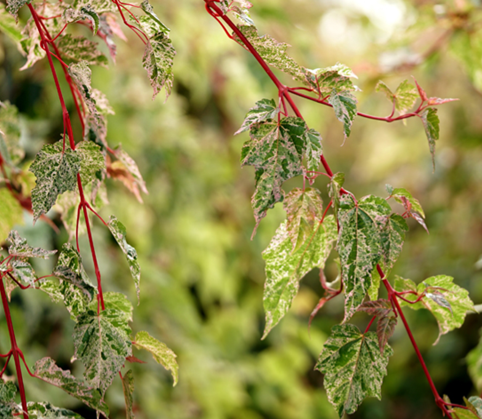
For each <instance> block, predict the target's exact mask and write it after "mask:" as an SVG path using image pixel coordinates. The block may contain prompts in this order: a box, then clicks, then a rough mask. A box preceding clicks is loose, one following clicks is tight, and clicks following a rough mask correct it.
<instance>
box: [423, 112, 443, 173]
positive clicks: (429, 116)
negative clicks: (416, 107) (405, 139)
mask: <svg viewBox="0 0 482 419" xmlns="http://www.w3.org/2000/svg"><path fill="white" fill-rule="evenodd" d="M420 118H421V119H422V123H423V127H424V128H425V134H426V135H427V140H428V147H429V149H430V154H431V155H432V165H433V168H434V170H435V141H437V140H438V139H439V134H440V120H439V118H438V115H437V109H435V108H427V109H425V110H424V111H423V112H422V113H421V115H420Z"/></svg>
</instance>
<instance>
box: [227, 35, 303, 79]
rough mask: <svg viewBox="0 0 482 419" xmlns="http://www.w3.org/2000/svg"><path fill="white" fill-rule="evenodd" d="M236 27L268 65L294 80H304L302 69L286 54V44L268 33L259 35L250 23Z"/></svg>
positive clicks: (236, 37) (236, 38)
mask: <svg viewBox="0 0 482 419" xmlns="http://www.w3.org/2000/svg"><path fill="white" fill-rule="evenodd" d="M238 29H239V30H240V31H241V33H242V34H243V35H244V36H245V37H246V38H247V39H248V41H249V42H250V43H251V45H253V47H254V48H255V49H256V51H257V52H258V54H259V55H261V57H262V58H263V60H264V61H266V62H267V63H268V64H269V65H270V66H273V67H274V68H276V69H277V70H280V71H283V72H284V73H287V74H289V75H291V76H292V77H293V79H295V80H299V81H302V82H306V79H305V74H304V71H303V70H304V69H303V68H302V67H301V66H300V65H299V64H297V63H296V61H295V60H293V59H292V58H290V57H288V54H286V50H287V49H288V46H289V45H288V44H285V43H284V42H278V41H276V40H275V39H273V38H272V37H271V36H269V35H264V36H259V35H258V30H257V29H256V28H255V27H254V26H252V25H248V26H247V25H238ZM233 36H234V37H235V40H236V42H238V43H240V44H241V45H244V44H243V43H242V41H241V40H240V39H239V38H238V36H237V35H236V34H233Z"/></svg>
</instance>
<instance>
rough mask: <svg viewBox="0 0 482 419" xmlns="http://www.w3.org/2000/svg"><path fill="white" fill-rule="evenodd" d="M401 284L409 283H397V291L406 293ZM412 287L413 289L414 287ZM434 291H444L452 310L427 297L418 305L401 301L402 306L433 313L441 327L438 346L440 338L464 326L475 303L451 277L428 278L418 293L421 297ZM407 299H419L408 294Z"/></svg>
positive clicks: (419, 285)
mask: <svg viewBox="0 0 482 419" xmlns="http://www.w3.org/2000/svg"><path fill="white" fill-rule="evenodd" d="M401 284H407V282H405V283H401V282H400V281H395V289H396V290H397V291H405V290H404V289H399V286H400V285H401ZM412 284H413V283H412ZM410 286H411V287H412V288H413V285H410ZM432 289H439V290H441V291H443V292H442V293H443V296H444V297H445V299H446V301H447V302H448V303H449V304H450V306H451V308H452V310H450V309H448V308H447V307H443V306H441V305H440V304H439V303H437V302H435V301H433V299H430V298H427V297H425V298H424V299H423V300H421V301H420V302H418V303H416V304H408V303H406V302H404V301H400V305H402V306H409V307H410V308H412V309H414V310H419V309H421V308H426V309H428V310H430V311H431V312H432V314H433V315H434V317H435V319H436V320H437V323H438V326H439V336H438V338H437V340H436V341H435V343H434V345H436V344H437V343H438V341H439V339H440V336H442V335H444V334H446V333H448V332H450V331H451V330H453V329H455V328H459V327H460V326H462V324H463V323H464V320H465V315H466V314H467V312H468V311H474V303H473V302H472V300H471V299H470V298H469V292H468V291H467V290H465V289H463V288H461V287H459V286H458V285H456V284H454V283H453V278H452V277H450V276H446V275H438V276H432V277H430V278H427V279H426V280H425V281H423V282H422V283H420V284H418V287H417V290H416V291H417V292H418V294H419V295H420V294H422V293H424V292H425V293H427V292H430V291H431V290H432ZM405 298H406V299H407V300H410V301H414V300H416V299H417V296H416V295H413V294H407V295H406V296H405Z"/></svg>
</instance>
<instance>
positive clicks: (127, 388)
mask: <svg viewBox="0 0 482 419" xmlns="http://www.w3.org/2000/svg"><path fill="white" fill-rule="evenodd" d="M122 388H123V390H124V400H125V402H126V419H134V418H135V416H134V397H133V395H134V374H133V373H132V370H129V371H127V372H126V373H125V374H124V377H122Z"/></svg>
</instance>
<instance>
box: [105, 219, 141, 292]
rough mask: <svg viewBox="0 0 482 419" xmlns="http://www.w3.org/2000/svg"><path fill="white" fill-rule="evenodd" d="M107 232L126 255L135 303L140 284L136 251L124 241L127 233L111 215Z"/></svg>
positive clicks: (122, 225)
mask: <svg viewBox="0 0 482 419" xmlns="http://www.w3.org/2000/svg"><path fill="white" fill-rule="evenodd" d="M108 227H109V230H110V232H111V233H112V235H113V236H114V238H115V240H116V242H117V244H118V245H119V246H120V248H121V249H122V251H123V252H124V254H125V255H126V259H127V263H128V265H129V269H130V271H131V275H132V278H133V279H134V284H135V286H136V290H137V301H138V302H139V298H140V291H141V289H140V282H141V267H140V266H139V262H138V261H137V251H136V249H134V248H133V247H132V246H131V245H130V244H129V243H127V241H126V235H127V231H126V228H125V226H124V224H122V223H121V222H120V221H118V220H117V218H116V217H115V216H113V215H111V217H110V219H109V225H108Z"/></svg>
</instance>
